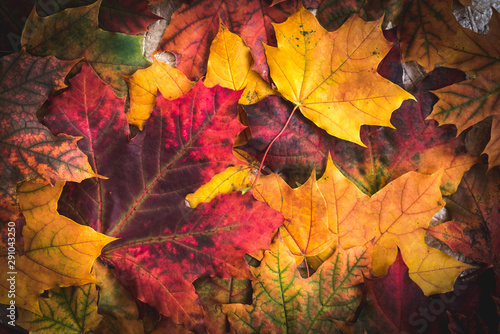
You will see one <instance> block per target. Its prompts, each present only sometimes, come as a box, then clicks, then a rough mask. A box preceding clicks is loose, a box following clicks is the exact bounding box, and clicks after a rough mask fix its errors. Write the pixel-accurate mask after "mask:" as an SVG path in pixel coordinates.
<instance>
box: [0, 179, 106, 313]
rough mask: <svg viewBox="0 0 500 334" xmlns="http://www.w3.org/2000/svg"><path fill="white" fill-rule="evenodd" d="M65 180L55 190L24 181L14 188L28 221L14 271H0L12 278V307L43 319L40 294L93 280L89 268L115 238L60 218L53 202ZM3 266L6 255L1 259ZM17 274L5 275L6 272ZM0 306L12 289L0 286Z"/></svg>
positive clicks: (4, 277)
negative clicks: (13, 304)
mask: <svg viewBox="0 0 500 334" xmlns="http://www.w3.org/2000/svg"><path fill="white" fill-rule="evenodd" d="M63 187H64V182H56V183H55V185H54V186H50V185H46V184H40V183H34V182H25V183H23V184H22V185H21V186H20V187H19V189H18V199H19V206H20V207H21V212H22V214H23V216H24V217H25V219H26V225H25V226H24V228H23V239H24V254H23V255H20V254H19V252H18V253H16V258H15V269H12V270H10V271H7V270H2V273H1V274H0V276H1V277H0V279H1V281H2V282H7V281H6V280H7V278H8V277H9V276H15V281H16V284H15V296H16V297H15V299H16V306H19V307H23V308H25V309H27V310H29V311H31V312H33V313H36V314H39V315H42V313H41V311H40V308H39V304H38V301H39V296H40V294H41V293H42V292H43V291H44V290H47V289H51V288H54V287H57V286H60V287H65V286H72V285H82V284H87V283H92V282H95V278H94V276H93V275H92V274H91V268H92V264H93V263H94V260H95V259H96V258H97V257H98V256H99V255H100V253H101V249H102V248H103V247H104V246H105V245H106V244H108V243H110V242H111V241H113V240H116V238H112V237H108V236H106V235H103V234H101V233H98V232H96V231H94V230H93V229H92V228H90V227H88V226H83V225H80V224H77V223H75V222H74V221H72V220H71V219H68V218H66V217H64V216H61V215H59V213H58V212H57V201H58V200H59V197H60V196H61V193H62V189H63ZM0 261H1V262H2V268H7V257H5V255H4V256H3V257H0ZM12 271H14V272H16V273H15V274H9V272H12ZM0 284H1V285H0V290H3V292H2V294H1V297H0V302H2V303H5V304H9V303H10V299H11V298H8V292H9V291H10V290H12V289H10V286H8V285H3V284H4V283H0Z"/></svg>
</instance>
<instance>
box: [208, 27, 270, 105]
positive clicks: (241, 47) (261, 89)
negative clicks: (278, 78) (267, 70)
mask: <svg viewBox="0 0 500 334" xmlns="http://www.w3.org/2000/svg"><path fill="white" fill-rule="evenodd" d="M252 64H253V58H252V54H251V53H250V48H249V47H248V46H247V45H246V44H245V42H244V41H243V40H242V39H241V37H239V36H238V35H236V34H233V33H232V32H230V31H229V30H228V29H227V28H226V27H225V26H224V24H223V23H222V22H220V23H219V32H218V34H217V36H216V37H215V39H214V40H213V42H212V46H211V47H210V55H209V57H208V68H207V77H206V79H205V85H206V86H207V87H213V86H215V85H220V86H222V87H226V88H230V89H233V90H242V89H244V91H243V94H242V95H241V98H240V100H239V103H241V104H253V103H256V102H258V101H260V100H261V99H262V98H264V97H266V96H268V95H272V94H274V91H273V90H272V89H271V87H270V86H269V84H268V83H267V82H266V81H265V80H264V79H262V78H261V76H260V75H259V74H258V73H257V72H255V71H253V70H252Z"/></svg>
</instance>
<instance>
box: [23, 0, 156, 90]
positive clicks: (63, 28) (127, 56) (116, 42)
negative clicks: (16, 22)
mask: <svg viewBox="0 0 500 334" xmlns="http://www.w3.org/2000/svg"><path fill="white" fill-rule="evenodd" d="M100 5H101V0H99V1H96V2H95V3H93V4H91V5H88V6H82V7H77V8H69V9H66V10H64V11H62V12H60V13H57V14H54V15H51V16H48V17H45V18H42V17H40V16H38V14H37V12H36V10H35V9H34V10H33V11H32V12H31V14H30V16H29V17H28V20H27V21H26V25H25V27H24V30H23V35H22V37H21V45H23V46H25V47H26V49H27V50H28V51H29V52H30V53H31V54H34V55H39V56H46V55H53V56H56V57H57V58H59V59H68V60H70V59H79V58H81V57H85V59H86V60H87V61H88V62H89V63H90V64H91V65H92V68H93V69H94V70H95V71H96V73H97V74H98V75H99V77H100V78H101V79H102V80H103V81H104V82H106V83H108V84H110V85H111V87H112V88H113V90H114V91H115V93H116V94H117V95H118V96H124V95H125V94H126V92H127V85H126V84H125V81H124V80H123V79H122V78H121V77H120V75H131V74H133V73H134V72H135V71H136V70H138V69H141V68H144V67H146V66H147V65H149V62H148V61H147V60H146V59H145V58H144V56H143V55H142V53H141V46H140V41H141V39H142V37H140V36H130V35H125V34H120V33H111V32H108V31H104V30H102V29H100V28H99V27H98V19H97V17H98V14H99V7H100ZM123 50H127V52H126V53H124V52H123Z"/></svg>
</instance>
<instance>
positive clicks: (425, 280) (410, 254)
mask: <svg viewBox="0 0 500 334" xmlns="http://www.w3.org/2000/svg"><path fill="white" fill-rule="evenodd" d="M442 174H443V171H442V170H439V171H438V172H436V173H434V174H432V175H423V174H419V173H416V172H409V173H406V174H404V175H402V176H401V177H399V178H397V179H396V180H395V181H393V182H391V183H389V184H388V185H386V186H385V187H384V188H383V189H382V190H380V191H379V192H377V193H376V194H375V195H373V196H372V197H371V198H370V199H369V200H367V201H365V202H364V203H362V205H359V206H358V209H357V210H355V211H353V212H352V214H351V215H350V216H349V218H348V219H347V220H346V223H345V224H342V225H340V227H339V234H340V235H341V237H340V238H339V244H340V245H341V247H342V248H346V249H347V248H350V247H354V246H358V245H363V244H365V243H367V242H373V253H372V271H373V273H374V274H375V275H377V276H384V275H386V274H387V269H388V268H389V266H390V265H391V264H392V263H393V262H394V260H395V259H396V256H397V253H398V247H399V248H400V249H401V254H402V256H403V259H404V260H405V263H406V264H407V265H408V269H409V273H410V277H411V278H412V279H414V281H415V283H417V284H418V285H419V286H420V288H422V290H423V292H424V293H425V294H426V295H431V294H434V293H444V292H447V291H451V290H453V283H454V282H455V280H456V278H457V277H458V275H459V274H460V273H461V272H462V271H463V270H464V269H467V268H469V267H470V266H469V265H467V264H465V263H462V262H460V261H457V260H456V259H455V258H453V257H451V256H449V255H446V254H444V253H442V252H441V251H439V250H437V249H433V248H431V247H429V246H427V245H426V244H425V241H424V234H425V230H424V228H427V227H428V226H429V222H430V221H431V219H432V217H433V215H434V214H435V213H437V212H438V211H439V210H441V208H442V207H443V206H444V201H443V199H442V195H441V191H440V186H441V178H442Z"/></svg>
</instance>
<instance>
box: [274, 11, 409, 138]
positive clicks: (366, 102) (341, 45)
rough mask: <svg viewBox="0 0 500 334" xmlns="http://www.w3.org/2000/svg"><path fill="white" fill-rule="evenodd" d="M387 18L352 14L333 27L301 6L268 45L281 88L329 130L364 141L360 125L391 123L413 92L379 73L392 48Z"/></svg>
mask: <svg viewBox="0 0 500 334" xmlns="http://www.w3.org/2000/svg"><path fill="white" fill-rule="evenodd" d="M382 20H383V18H381V19H380V20H378V21H373V22H365V21H363V20H362V19H361V18H359V17H358V16H353V17H351V18H350V19H349V20H347V21H346V22H345V23H344V24H343V25H342V27H340V28H339V29H338V30H337V31H334V32H328V31H326V30H325V29H324V28H323V27H321V26H320V25H319V23H318V21H317V20H316V17H315V16H314V15H313V14H311V13H310V12H309V11H307V10H305V9H304V8H301V9H300V10H299V11H298V12H297V13H295V14H293V15H292V16H290V17H289V18H288V20H287V21H285V22H284V23H281V24H275V25H274V27H275V30H276V37H277V41H278V47H277V48H276V47H271V46H268V45H264V46H265V51H266V56H267V62H268V64H269V68H270V70H271V77H272V79H273V81H274V82H275V84H276V86H277V89H278V91H279V92H280V93H281V94H282V95H283V96H284V97H285V98H286V99H287V100H289V101H291V102H293V103H294V104H295V105H296V106H297V107H300V110H301V112H302V113H303V114H304V116H306V117H307V118H309V119H310V120H312V121H313V122H314V123H315V124H316V125H318V126H319V127H320V128H322V129H325V130H326V131H327V132H328V133H329V134H331V135H333V136H335V137H338V138H341V139H344V140H349V141H352V142H354V143H357V144H359V145H362V146H364V145H363V143H362V142H361V138H360V134H359V131H360V128H361V125H363V124H367V125H383V126H389V127H392V125H391V122H390V118H391V114H392V112H393V111H394V110H395V109H397V108H399V106H400V105H401V103H402V102H403V101H404V100H406V99H412V98H413V96H412V95H411V94H409V93H408V92H406V91H405V90H403V89H402V88H401V87H399V86H397V85H396V84H393V83H392V82H390V81H389V80H387V79H385V78H383V77H382V76H380V75H379V74H378V73H377V67H378V64H379V63H380V61H381V60H382V59H383V58H384V57H385V55H386V54H387V53H388V52H389V50H390V48H391V44H390V43H389V42H387V40H386V39H385V38H384V36H383V33H382V29H381V24H382Z"/></svg>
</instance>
